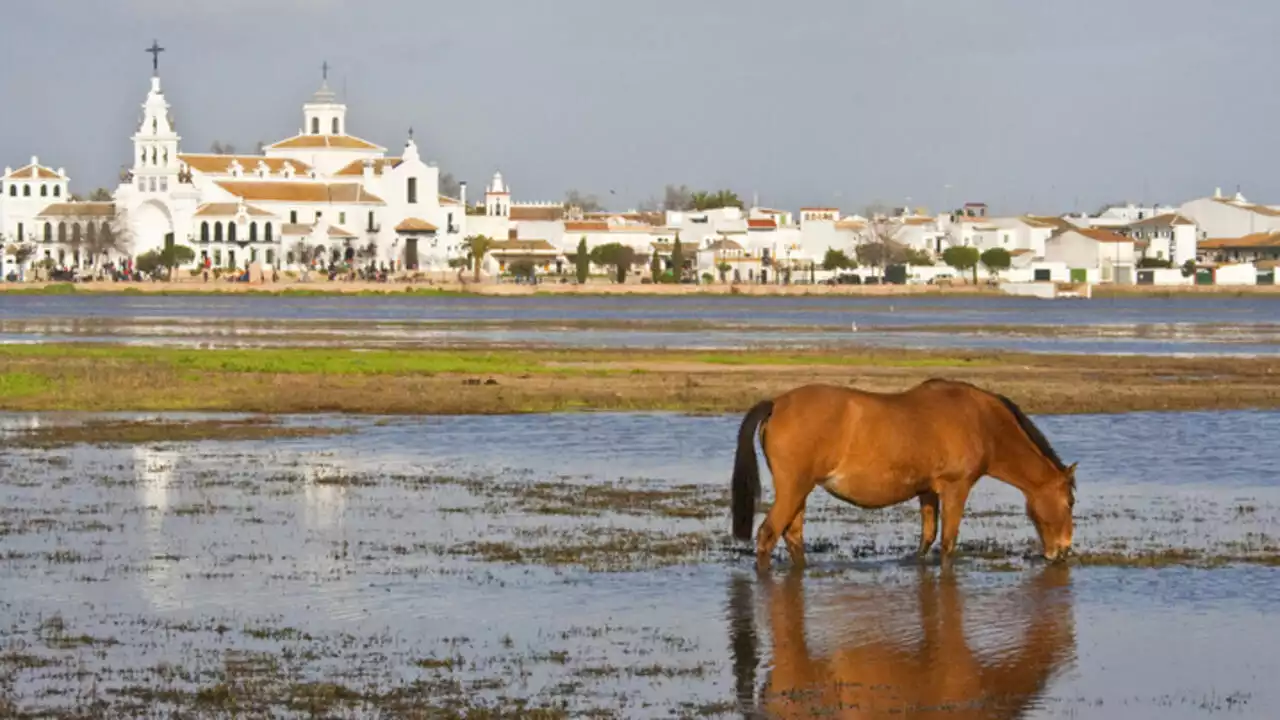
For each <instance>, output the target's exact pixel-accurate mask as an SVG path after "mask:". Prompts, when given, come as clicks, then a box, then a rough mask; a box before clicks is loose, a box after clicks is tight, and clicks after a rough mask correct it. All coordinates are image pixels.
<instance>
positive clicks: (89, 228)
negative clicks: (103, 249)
mask: <svg viewBox="0 0 1280 720" xmlns="http://www.w3.org/2000/svg"><path fill="white" fill-rule="evenodd" d="M84 234H85V235H86V236H88V238H89V244H90V245H93V244H94V243H95V242H97V241H98V226H97V225H94V224H93V223H89V224H88V225H86V226H85V228H84Z"/></svg>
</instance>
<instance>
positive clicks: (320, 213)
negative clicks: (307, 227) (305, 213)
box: [316, 210, 324, 222]
mask: <svg viewBox="0 0 1280 720" xmlns="http://www.w3.org/2000/svg"><path fill="white" fill-rule="evenodd" d="M323 214H324V213H322V212H320V211H319V210H317V211H316V222H320V217H321V215H323Z"/></svg>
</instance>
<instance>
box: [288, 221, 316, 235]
mask: <svg viewBox="0 0 1280 720" xmlns="http://www.w3.org/2000/svg"><path fill="white" fill-rule="evenodd" d="M315 229H316V226H315V225H303V224H301V223H285V224H284V225H282V226H280V234H281V235H310V234H311V231H313V230H315Z"/></svg>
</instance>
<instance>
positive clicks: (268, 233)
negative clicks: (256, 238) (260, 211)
mask: <svg viewBox="0 0 1280 720" xmlns="http://www.w3.org/2000/svg"><path fill="white" fill-rule="evenodd" d="M263 233H264V235H265V239H266V241H267V242H271V223H267V224H266V227H265V228H263Z"/></svg>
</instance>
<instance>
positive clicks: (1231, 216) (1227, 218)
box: [1178, 189, 1280, 240]
mask: <svg viewBox="0 0 1280 720" xmlns="http://www.w3.org/2000/svg"><path fill="white" fill-rule="evenodd" d="M1178 214H1179V215H1182V216H1183V217H1185V218H1187V219H1189V220H1191V221H1192V222H1194V223H1195V224H1196V226H1197V228H1198V229H1199V239H1201V240H1203V239H1205V238H1235V237H1243V236H1245V235H1252V234H1254V233H1260V232H1270V231H1273V230H1280V208H1275V207H1271V206H1269V205H1258V204H1255V203H1251V202H1249V201H1248V200H1246V199H1245V197H1244V196H1243V195H1241V194H1240V193H1238V192H1237V193H1236V194H1235V195H1234V196H1233V197H1224V196H1223V195H1222V190H1221V189H1215V190H1214V192H1213V196H1212V197H1203V198H1197V199H1195V200H1191V201H1188V202H1185V203H1183V204H1182V207H1181V208H1179V209H1178Z"/></svg>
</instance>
